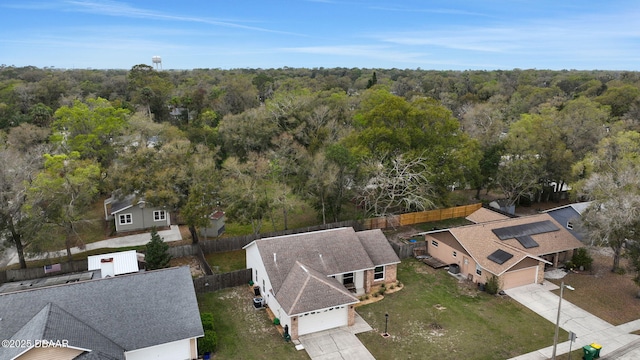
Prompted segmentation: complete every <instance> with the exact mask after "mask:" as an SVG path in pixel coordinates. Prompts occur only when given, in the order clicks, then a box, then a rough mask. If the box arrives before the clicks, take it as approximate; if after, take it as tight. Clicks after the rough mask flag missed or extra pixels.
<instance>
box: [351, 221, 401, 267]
mask: <svg viewBox="0 0 640 360" xmlns="http://www.w3.org/2000/svg"><path fill="white" fill-rule="evenodd" d="M356 236H358V239H360V243H362V246H363V247H364V249H365V251H366V252H367V254H369V258H371V261H372V262H373V265H375V266H380V265H388V264H398V263H400V258H399V257H398V255H396V253H395V251H393V248H392V247H391V246H389V241H388V240H387V237H386V236H384V234H383V233H382V231H380V230H367V231H359V232H357V233H356Z"/></svg>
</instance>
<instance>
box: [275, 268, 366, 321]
mask: <svg viewBox="0 0 640 360" xmlns="http://www.w3.org/2000/svg"><path fill="white" fill-rule="evenodd" d="M276 299H277V300H278V303H280V305H281V306H282V309H283V310H284V311H285V312H286V313H287V314H289V315H290V316H291V315H295V314H302V313H305V312H309V311H313V310H317V309H328V308H330V307H334V306H338V305H345V304H353V303H357V302H358V298H356V297H355V296H353V295H352V294H351V293H350V292H349V291H347V289H345V287H344V286H343V285H342V284H341V283H340V282H339V281H338V280H336V279H334V278H332V277H327V276H326V275H324V274H322V273H320V272H319V271H316V270H314V269H312V268H311V267H309V266H307V265H304V264H302V263H300V262H299V261H296V263H295V265H294V266H293V267H292V268H291V271H289V274H288V275H287V277H286V279H285V280H284V282H283V284H282V286H281V287H280V291H278V293H277V294H276Z"/></svg>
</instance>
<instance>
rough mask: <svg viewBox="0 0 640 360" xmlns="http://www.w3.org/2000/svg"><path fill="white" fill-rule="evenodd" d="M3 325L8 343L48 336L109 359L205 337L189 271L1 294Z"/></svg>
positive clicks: (2, 354) (0, 334) (0, 333)
mask: <svg viewBox="0 0 640 360" xmlns="http://www.w3.org/2000/svg"><path fill="white" fill-rule="evenodd" d="M0 319H1V320H0V338H2V339H10V338H12V337H13V336H18V335H20V336H22V334H24V335H25V336H26V335H27V334H28V335H29V336H40V334H39V333H38V332H39V331H44V333H42V334H43V335H42V336H48V337H52V338H51V340H57V339H60V340H62V339H68V340H69V341H70V343H71V341H73V342H74V343H76V344H78V345H77V346H78V347H82V348H84V347H85V346H86V347H87V348H88V347H93V349H92V350H96V352H103V351H104V353H103V355H101V356H102V358H103V359H109V358H110V357H111V358H114V359H121V358H123V356H122V351H131V350H136V349H141V348H146V347H149V346H154V345H159V344H164V343H168V342H172V341H178V340H183V339H187V338H192V337H199V336H202V335H203V334H204V332H203V329H202V323H201V321H200V313H199V310H198V304H197V300H196V295H195V291H194V288H193V281H192V279H191V273H190V271H189V268H188V267H180V268H171V269H164V270H157V271H149V272H144V273H136V274H131V275H122V276H118V277H113V278H107V279H100V280H90V281H84V282H77V283H71V284H65V285H58V286H51V287H44V288H37V289H33V290H26V291H19V292H14V293H5V294H0ZM42 329H44V330H42ZM18 332H21V334H17V333H18ZM56 337H57V338H56ZM83 344H85V345H83ZM5 350H6V349H0V360H4V359H10V358H11V356H9V354H8V353H7V352H6V351H5ZM116 351H117V352H119V354H113V353H112V352H116ZM106 355H108V356H106ZM91 356H94V358H96V357H95V356H97V354H94V355H91ZM87 359H91V357H89V358H87ZM96 359H98V358H96Z"/></svg>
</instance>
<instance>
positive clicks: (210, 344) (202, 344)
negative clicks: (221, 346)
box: [198, 330, 218, 355]
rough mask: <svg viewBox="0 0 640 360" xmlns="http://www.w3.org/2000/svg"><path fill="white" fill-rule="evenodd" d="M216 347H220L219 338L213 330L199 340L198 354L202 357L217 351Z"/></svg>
mask: <svg viewBox="0 0 640 360" xmlns="http://www.w3.org/2000/svg"><path fill="white" fill-rule="evenodd" d="M216 346H218V338H217V336H216V332H215V331H213V330H205V331H204V337H201V338H198V353H199V354H201V355H202V354H204V353H207V352H208V353H212V352H214V351H216Z"/></svg>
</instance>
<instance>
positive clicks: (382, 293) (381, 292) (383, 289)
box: [378, 286, 387, 295]
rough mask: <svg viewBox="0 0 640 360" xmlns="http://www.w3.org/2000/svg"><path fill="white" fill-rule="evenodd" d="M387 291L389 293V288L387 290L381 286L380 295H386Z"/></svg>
mask: <svg viewBox="0 0 640 360" xmlns="http://www.w3.org/2000/svg"><path fill="white" fill-rule="evenodd" d="M385 291H387V288H385V287H384V286H381V287H380V289H378V294H380V295H384V293H385Z"/></svg>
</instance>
